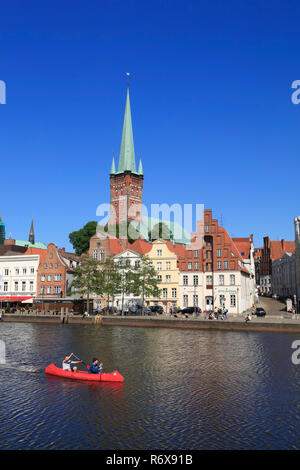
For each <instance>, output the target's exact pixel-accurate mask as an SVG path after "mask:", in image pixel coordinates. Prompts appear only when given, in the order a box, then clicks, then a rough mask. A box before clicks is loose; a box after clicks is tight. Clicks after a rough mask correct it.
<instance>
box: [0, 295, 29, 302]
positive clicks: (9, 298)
mask: <svg viewBox="0 0 300 470" xmlns="http://www.w3.org/2000/svg"><path fill="white" fill-rule="evenodd" d="M30 299H34V297H33V296H32V297H24V296H23V297H21V296H17V297H12V296H10V295H7V296H0V302H23V301H24V300H30Z"/></svg>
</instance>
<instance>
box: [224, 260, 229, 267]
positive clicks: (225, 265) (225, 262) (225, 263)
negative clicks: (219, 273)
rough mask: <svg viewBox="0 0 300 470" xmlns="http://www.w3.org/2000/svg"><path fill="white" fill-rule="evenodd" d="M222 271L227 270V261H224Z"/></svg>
mask: <svg viewBox="0 0 300 470" xmlns="http://www.w3.org/2000/svg"><path fill="white" fill-rule="evenodd" d="M224 269H228V261H224Z"/></svg>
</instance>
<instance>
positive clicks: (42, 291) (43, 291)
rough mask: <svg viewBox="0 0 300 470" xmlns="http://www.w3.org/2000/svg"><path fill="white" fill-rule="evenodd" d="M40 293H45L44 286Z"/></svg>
mask: <svg viewBox="0 0 300 470" xmlns="http://www.w3.org/2000/svg"><path fill="white" fill-rule="evenodd" d="M40 292H41V294H42V295H43V294H44V293H45V287H44V286H42V287H41V291H40Z"/></svg>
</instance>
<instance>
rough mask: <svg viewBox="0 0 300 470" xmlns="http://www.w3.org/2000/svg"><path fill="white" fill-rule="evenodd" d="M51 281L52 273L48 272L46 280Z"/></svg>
mask: <svg viewBox="0 0 300 470" xmlns="http://www.w3.org/2000/svg"><path fill="white" fill-rule="evenodd" d="M51 281H52V274H48V282H51Z"/></svg>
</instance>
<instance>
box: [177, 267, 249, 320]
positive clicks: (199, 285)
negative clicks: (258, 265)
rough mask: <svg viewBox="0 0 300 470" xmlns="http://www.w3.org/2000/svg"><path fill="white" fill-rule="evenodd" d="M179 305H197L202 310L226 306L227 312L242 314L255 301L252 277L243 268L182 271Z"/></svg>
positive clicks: (182, 306)
mask: <svg viewBox="0 0 300 470" xmlns="http://www.w3.org/2000/svg"><path fill="white" fill-rule="evenodd" d="M179 295H180V300H179V302H180V307H181V308H184V307H194V306H197V307H200V308H201V310H202V312H204V311H209V310H212V309H213V305H214V306H215V307H216V306H217V307H223V306H225V307H226V308H227V309H228V313H232V314H237V313H242V312H244V311H245V310H247V309H248V308H250V307H252V305H253V302H254V290H253V278H252V276H250V275H248V274H246V273H243V272H242V271H219V272H214V273H206V272H196V271H195V272H190V271H189V272H181V273H180V277H179Z"/></svg>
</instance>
